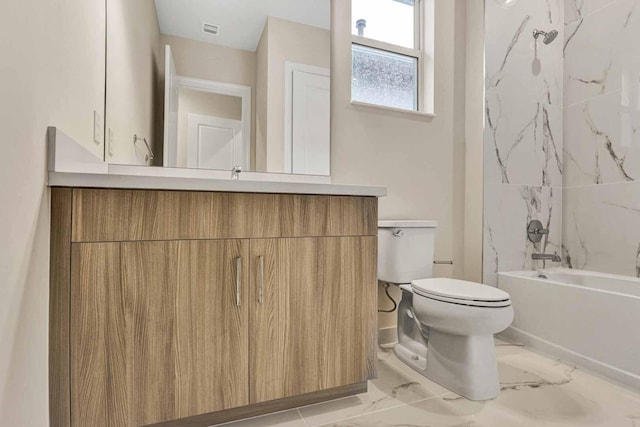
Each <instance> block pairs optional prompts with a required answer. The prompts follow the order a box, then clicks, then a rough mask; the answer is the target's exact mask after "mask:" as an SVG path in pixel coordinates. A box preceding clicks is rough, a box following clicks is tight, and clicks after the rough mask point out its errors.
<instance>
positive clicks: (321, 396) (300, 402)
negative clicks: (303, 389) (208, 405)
mask: <svg viewBox="0 0 640 427" xmlns="http://www.w3.org/2000/svg"><path fill="white" fill-rule="evenodd" d="M366 392H367V383H366V382H363V383H357V384H352V385H348V386H343V387H337V388H332V389H329V390H322V391H318V392H315V393H307V394H303V395H300V396H293V397H288V398H285V399H278V400H272V401H269V402H262V403H256V404H253V405H249V406H243V407H240V408H233V409H227V410H226V411H220V412H214V413H211V414H203V415H197V416H195V417H189V418H182V419H179V420H173V421H166V422H163V423H158V424H153V425H151V426H147V427H186V426H188V427H208V426H213V425H217V424H223V423H228V422H230V421H237V420H242V419H245V418H252V417H257V416H260V415H266V414H271V413H273V412H280V411H285V410H287V409H293V408H298V407H301V406H307V405H312V404H314V403H320V402H326V401H328V400H334V399H340V398H342V397H347V396H353V395H355V394H360V393H366Z"/></svg>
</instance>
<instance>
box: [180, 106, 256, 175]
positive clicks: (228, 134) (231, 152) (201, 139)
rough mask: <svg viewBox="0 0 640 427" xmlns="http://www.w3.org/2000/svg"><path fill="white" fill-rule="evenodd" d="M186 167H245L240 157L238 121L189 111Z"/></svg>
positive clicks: (241, 153)
mask: <svg viewBox="0 0 640 427" xmlns="http://www.w3.org/2000/svg"><path fill="white" fill-rule="evenodd" d="M188 117H189V118H188V122H189V125H188V126H189V129H188V133H187V135H188V136H187V140H188V142H187V144H188V147H187V167H189V168H197V169H224V170H231V169H232V168H233V167H234V166H239V167H241V168H242V169H248V165H246V164H245V163H246V162H245V161H244V159H245V158H246V156H245V155H244V149H243V148H244V147H243V138H242V121H240V120H231V119H223V118H220V117H211V116H203V115H200V114H189V116H188Z"/></svg>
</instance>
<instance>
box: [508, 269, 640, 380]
mask: <svg viewBox="0 0 640 427" xmlns="http://www.w3.org/2000/svg"><path fill="white" fill-rule="evenodd" d="M542 275H544V276H546V278H544V277H542ZM498 287H499V288H500V289H503V290H505V291H506V292H508V293H509V294H510V295H511V299H512V301H513V308H514V311H515V319H514V321H513V324H512V326H511V327H510V328H509V329H507V330H506V331H505V332H503V333H502V334H501V336H502V337H504V338H505V339H508V340H512V341H515V342H519V343H522V344H524V345H526V346H528V347H531V348H532V349H534V350H538V351H540V352H542V353H546V354H548V355H550V356H553V357H557V358H559V359H562V360H564V361H567V362H570V363H573V364H575V365H577V366H580V367H583V368H586V369H587V370H590V371H593V372H595V373H597V374H600V375H602V376H605V377H607V378H609V379H611V380H613V381H615V382H618V383H621V384H624V385H626V386H628V387H631V388H633V389H635V390H640V279H636V278H632V277H625V276H615V275H610V274H601V273H593V272H589V271H577V270H568V269H553V270H538V271H522V272H515V273H499V274H498Z"/></svg>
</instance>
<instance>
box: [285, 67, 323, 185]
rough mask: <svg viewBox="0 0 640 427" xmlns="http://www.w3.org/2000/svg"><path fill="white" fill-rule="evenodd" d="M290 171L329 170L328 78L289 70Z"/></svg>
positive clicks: (319, 172) (315, 173)
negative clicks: (291, 105) (291, 76)
mask: <svg viewBox="0 0 640 427" xmlns="http://www.w3.org/2000/svg"><path fill="white" fill-rule="evenodd" d="M292 113H293V114H292V115H293V120H292V141H293V144H292V149H293V153H292V154H293V155H292V172H293V173H296V174H308V175H330V174H331V170H330V169H331V167H330V161H331V153H330V151H331V149H330V145H331V143H330V140H331V127H330V121H331V79H330V78H329V77H328V76H323V75H318V74H313V73H307V72H303V71H297V70H296V71H294V72H293V109H292Z"/></svg>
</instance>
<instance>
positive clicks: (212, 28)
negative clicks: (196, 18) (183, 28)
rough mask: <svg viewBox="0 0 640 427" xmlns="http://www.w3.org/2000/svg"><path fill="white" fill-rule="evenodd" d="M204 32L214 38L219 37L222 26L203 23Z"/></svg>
mask: <svg viewBox="0 0 640 427" xmlns="http://www.w3.org/2000/svg"><path fill="white" fill-rule="evenodd" d="M202 32H203V33H205V34H209V35H212V36H218V35H220V25H213V24H207V23H206V22H203V23H202Z"/></svg>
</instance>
